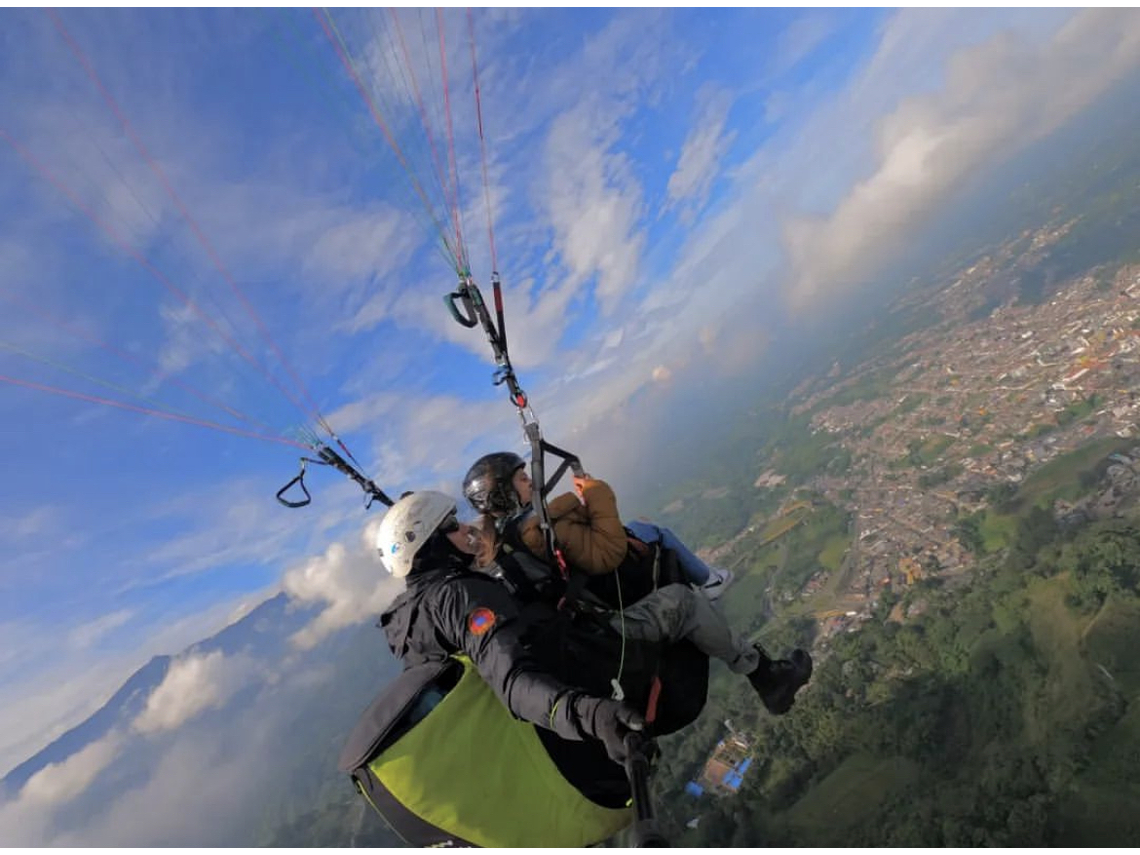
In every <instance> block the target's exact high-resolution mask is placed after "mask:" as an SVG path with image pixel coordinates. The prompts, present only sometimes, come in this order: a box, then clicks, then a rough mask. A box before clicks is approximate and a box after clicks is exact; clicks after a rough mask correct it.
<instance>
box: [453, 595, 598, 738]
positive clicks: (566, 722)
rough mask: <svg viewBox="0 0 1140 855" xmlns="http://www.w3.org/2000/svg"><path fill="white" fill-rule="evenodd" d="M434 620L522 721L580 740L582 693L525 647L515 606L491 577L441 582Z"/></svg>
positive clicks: (581, 733)
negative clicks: (577, 706) (544, 666)
mask: <svg viewBox="0 0 1140 855" xmlns="http://www.w3.org/2000/svg"><path fill="white" fill-rule="evenodd" d="M433 605H434V608H433V612H434V614H433V615H432V617H433V619H434V620H435V625H436V626H437V627H438V628H439V631H440V632H441V633H442V634H443V635H444V636H445V637H446V640H447V641H448V642H451V644H452V645H453V646H454V647H455V648H457V649H458V650H460V651H462V652H463V653H465V654H467V656H469V657H470V658H471V661H472V662H473V663H474V665H475V667H476V669H478V671H479V674H480V676H482V677H483V679H484V680H486V681H487V684H488V685H489V686H490V687H491V688H492V689H493V690H494V692H495V694H496V695H498V697H499V700H501V701H502V702H503V703H504V704H505V705H506V707H507V709H509V710H510V711H511V713H512V714H513V715H514V716H515V717H516V718H520V719H524V720H526V721H529V722H532V723H533V724H537V725H540V726H542V727H545V728H547V729H548V730H553V731H554V732H555V733H557V734H558V735H559V736H561V737H563V738H565V739H574V740H578V739H582V738H584V733H583V731H582V728H581V724H580V723H579V721H578V716H577V711H576V710H575V701H576V700H577V699H578V697H579V696H580V695H581V694H582V693H581V692H579V691H577V690H575V689H573V688H572V687H570V686H568V685H566V684H565V683H562V682H561V681H560V680H557V679H555V678H554V677H553V676H552V675H551V674H549V673H548V672H546V671H544V670H543V669H542V668H541V667H540V665H539V663H538V662H536V661H535V660H534V659H533V658H532V657H531V655H530V653H529V652H528V651H527V650H526V648H525V647H524V646H523V644H522V642H521V639H520V635H519V634H520V631H521V624H520V621H519V620H518V607H517V606H516V605H515V602H514V600H512V599H511V597H510V595H509V594H508V593H507V591H506V589H504V588H503V586H502V585H501V584H499V583H498V582H496V581H495V580H493V579H486V580H483V579H477V578H470V577H463V578H459V579H455V580H453V581H452V582H451V583H449V584H446V585H444V586H443V587H442V588H441V590H440V595H439V597H437V601H436V603H434V604H433Z"/></svg>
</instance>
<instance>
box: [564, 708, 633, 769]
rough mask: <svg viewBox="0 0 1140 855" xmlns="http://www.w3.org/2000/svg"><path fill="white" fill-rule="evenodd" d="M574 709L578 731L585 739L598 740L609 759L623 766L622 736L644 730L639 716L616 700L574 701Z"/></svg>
mask: <svg viewBox="0 0 1140 855" xmlns="http://www.w3.org/2000/svg"><path fill="white" fill-rule="evenodd" d="M574 709H575V711H576V712H577V714H578V722H579V724H580V725H581V728H582V732H583V733H584V734H585V735H586V736H592V737H593V738H594V739H600V740H601V741H602V744H603V745H605V747H606V754H608V755H609V758H610V759H611V760H613V761H614V762H615V763H617V764H618V765H619V766H624V765H625V761H626V759H627V755H626V747H625V738H626V736H627V735H628V734H629V733H630V732H632V731H639V730H642V729H643V728H644V727H645V719H644V718H643V717H642V715H641V713H639V712H638V711H637V710H635V709H634V708H633V707H631V706H629V705H628V704H624V703H622V702H620V701H613V700H610V699H609V698H595V697H590V696H589V695H584V696H582V697H580V698H578V700H577V701H576V702H575V705H574Z"/></svg>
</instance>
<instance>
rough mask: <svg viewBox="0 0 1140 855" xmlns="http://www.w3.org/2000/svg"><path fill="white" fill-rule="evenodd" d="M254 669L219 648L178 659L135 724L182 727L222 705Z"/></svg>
mask: <svg viewBox="0 0 1140 855" xmlns="http://www.w3.org/2000/svg"><path fill="white" fill-rule="evenodd" d="M251 672H252V667H251V663H250V662H249V661H248V660H247V659H244V658H243V657H240V656H237V657H228V658H227V657H226V656H225V655H224V654H223V653H222V652H221V651H220V650H215V651H213V652H211V653H206V654H197V653H192V654H189V655H187V656H184V657H182V658H179V659H175V660H174V661H173V662H172V663H171V664H170V670H169V671H167V673H166V677H165V678H164V679H163V681H162V683H160V684H159V685H158V686H157V687H155V689H154V691H152V692H151V693H150V696H149V697H148V698H147V701H146V707H145V708H144V709H143V711H142V712H141V713H139V715H138V717H137V718H135V720H134V722H133V727H134V728H135V730H137V731H138V732H139V733H144V734H151V733H161V732H162V731H167V730H174V729H176V728H179V727H181V726H182V725H183V724H185V723H186V722H187V721H189V720H190V719H192V718H194V717H195V716H197V715H198V714H200V713H202V712H205V711H206V710H208V709H214V708H216V707H220V706H221V705H222V704H223V703H225V701H226V700H227V699H228V698H229V697H230V696H231V695H232V694H233V693H234V692H235V691H237V690H238V689H239V688H240V687H241V682H242V679H243V678H244V677H246V676H247V675H248V674H249V673H251Z"/></svg>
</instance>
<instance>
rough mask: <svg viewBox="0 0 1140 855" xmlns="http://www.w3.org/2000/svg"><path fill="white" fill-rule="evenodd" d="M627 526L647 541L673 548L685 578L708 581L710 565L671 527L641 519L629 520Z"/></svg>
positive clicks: (699, 582) (699, 583)
mask: <svg viewBox="0 0 1140 855" xmlns="http://www.w3.org/2000/svg"><path fill="white" fill-rule="evenodd" d="M625 527H626V528H628V529H629V530H630V531H632V532H633V533H634V535H635V536H636V537H639V538H641V539H642V540H644V541H645V542H646V543H660V544H661V545H662V546H664V547H665V548H666V549H672V550H673V551H674V552H675V553H676V554H677V563H678V564H679V565H680V566H681V571H682V572H683V573H684V574H685V578H686V579H688V580H689V581H690V582H692V583H693V584H694V585H703V584H705V583H706V582H708V580H709V566H708V565H707V564H705V562H703V561H701V559H699V558H697V556H696V555H694V554H693V553H692V552H691V551H690V550H689V547H687V546H685V544H684V543H683V542H682V541H681V538H679V537H677V535H675V534H674V533H673V532H672V531H671V530H670V529H667V528H662V527H661V526H657V525H654V524H653V523H650V522H642V521H641V520H634V521H633V522H627V523H626V524H625Z"/></svg>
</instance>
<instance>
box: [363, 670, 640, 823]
mask: <svg viewBox="0 0 1140 855" xmlns="http://www.w3.org/2000/svg"><path fill="white" fill-rule="evenodd" d="M456 658H457V659H459V660H460V661H461V662H462V663H463V669H464V671H463V676H462V677H461V678H460V680H459V683H458V684H457V685H456V686H455V688H453V689H452V690H451V691H450V692H449V693H448V694H447V696H446V697H444V699H443V700H442V701H440V703H439V705H438V706H437V707H436V708H435V709H434V710H432V712H431V714H430V715H428V716H427V717H426V718H425V719H424V720H423V721H421V722H419V723H418V724H417V725H416V726H415V727H414V728H412V730H411V731H409V732H408V733H407V734H406V735H405V736H403V737H401V738H400V739H399V740H398V741H397V742H396V744H395V745H393V746H392V747H391V748H389V749H388V750H386V751H385V752H384V753H383V754H381V755H380V756H379V757H378V758H376V759H375V760H373V761H372V763H371V764H369V769H371V771H372V773H373V774H374V775H375V776H376V777H377V778H379V779H380V781H381V782H383V784H384V786H385V787H387V788H388V790H389V791H390V792H391V793H392V795H393V796H395V797H396V799H397V800H398V801H399V802H400V803H401V804H402V805H404V807H406V808H407V809H408V810H410V811H411V812H412V813H414V814H416V815H417V816H419V817H420V818H421V819H423V820H425V821H426V822H429V823H431V824H432V825H434V826H436V827H437V828H441V829H444V830H445V831H447V832H448V833H450V834H454V835H456V836H457V837H460V838H462V839H464V840H466V841H468V842H470V843H474V844H476V845H479V846H587V845H589V844H592V843H598V842H600V841H602V840H605V839H606V838H608V837H611V836H613V835H614V834H616V833H617V832H618V831H620V830H621V829H623V828H626V827H627V826H629V825H630V824H631V823H632V822H633V819H634V817H633V811H632V810H631V809H630V808H623V809H616V810H615V809H612V808H604V807H600V806H598V805H596V804H594V803H593V802H591V801H590V800H589V799H587V798H586V797H585V796H583V795H582V794H581V793H579V792H578V791H577V790H576V789H574V787H573V786H571V785H570V784H568V783H567V782H566V780H565V779H564V778H563V777H562V776H561V774H559V772H558V769H557V768H556V767H555V765H554V763H553V762H552V761H551V760H550V757H549V756H548V755H547V753H546V751H545V749H543V747H542V743H541V742H540V741H539V739H538V736H537V735H536V734H535V732H534V727H533V726H532V725H530V724H528V723H527V722H524V721H518V720H516V719H515V718H514V717H512V716H511V714H510V712H509V711H508V710H507V709H506V707H504V706H503V704H502V702H501V701H500V700H499V699H498V698H497V697H496V696H495V693H494V692H493V691H491V688H490V687H489V686H488V685H487V684H486V683H485V682H484V681H483V679H482V677H480V676H479V672H478V671H476V670H475V668H474V667H473V666H472V665H471V662H470V661H469V660H468V659H467V658H466V657H463V656H459V657H456Z"/></svg>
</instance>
